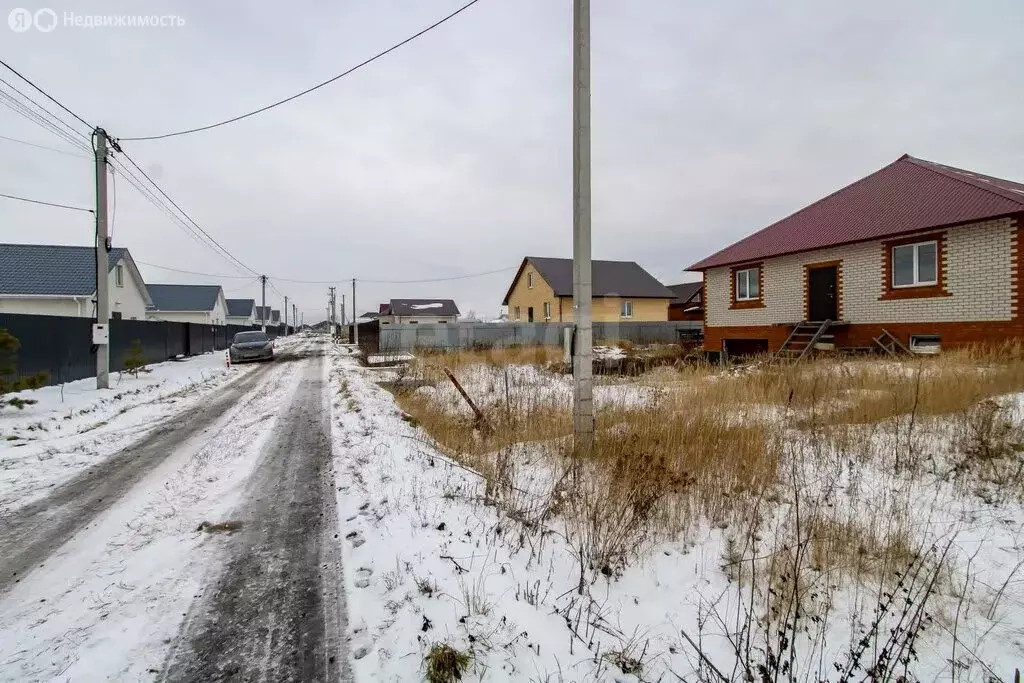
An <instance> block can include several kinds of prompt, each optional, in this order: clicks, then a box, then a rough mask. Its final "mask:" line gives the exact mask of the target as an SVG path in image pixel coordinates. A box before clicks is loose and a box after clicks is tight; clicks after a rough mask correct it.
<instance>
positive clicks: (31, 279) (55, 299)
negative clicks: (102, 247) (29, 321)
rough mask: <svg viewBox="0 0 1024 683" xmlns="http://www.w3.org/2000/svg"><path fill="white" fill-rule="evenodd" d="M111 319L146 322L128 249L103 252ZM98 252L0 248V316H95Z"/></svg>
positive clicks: (144, 296) (145, 295) (144, 298)
mask: <svg viewBox="0 0 1024 683" xmlns="http://www.w3.org/2000/svg"><path fill="white" fill-rule="evenodd" d="M107 265H108V272H107V274H106V277H107V283H108V286H109V288H110V316H111V318H113V319H117V318H123V319H125V320H145V319H146V307H147V306H148V305H149V304H150V303H152V302H151V300H150V298H149V292H148V291H147V290H146V283H145V282H144V281H143V280H142V275H141V274H140V273H139V269H138V268H137V267H136V265H135V261H134V260H133V259H132V256H131V254H130V253H129V252H128V250H127V249H125V248H122V247H117V248H114V249H111V250H110V251H109V252H108V253H107ZM95 299H96V250H95V248H93V247H70V246H62V245H47V244H0V313H23V314H29V315H60V316H71V317H78V318H95V317H96V303H95Z"/></svg>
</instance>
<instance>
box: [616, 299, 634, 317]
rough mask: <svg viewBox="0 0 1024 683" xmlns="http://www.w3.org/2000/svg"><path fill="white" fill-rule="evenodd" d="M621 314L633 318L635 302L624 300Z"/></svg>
mask: <svg viewBox="0 0 1024 683" xmlns="http://www.w3.org/2000/svg"><path fill="white" fill-rule="evenodd" d="M619 315H621V316H622V317H623V318H632V317H633V302H632V301H623V302H622V310H621V311H620V312H619Z"/></svg>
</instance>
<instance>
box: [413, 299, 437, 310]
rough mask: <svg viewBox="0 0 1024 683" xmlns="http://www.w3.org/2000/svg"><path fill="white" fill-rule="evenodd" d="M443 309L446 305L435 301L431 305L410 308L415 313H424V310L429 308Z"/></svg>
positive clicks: (416, 305) (415, 305)
mask: <svg viewBox="0 0 1024 683" xmlns="http://www.w3.org/2000/svg"><path fill="white" fill-rule="evenodd" d="M443 307H444V304H442V303H441V302H439V301H435V302H434V303H429V304H412V305H411V306H409V308H411V309H413V310H414V311H423V310H426V309H428V308H443Z"/></svg>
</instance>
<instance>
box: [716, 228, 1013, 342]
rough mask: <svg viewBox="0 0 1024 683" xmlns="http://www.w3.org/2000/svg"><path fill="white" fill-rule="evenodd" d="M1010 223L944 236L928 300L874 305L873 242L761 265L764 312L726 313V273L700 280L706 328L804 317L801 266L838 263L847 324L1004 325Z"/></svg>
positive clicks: (878, 256)
mask: <svg viewBox="0 0 1024 683" xmlns="http://www.w3.org/2000/svg"><path fill="white" fill-rule="evenodd" d="M1015 231H1016V221H1015V220H1014V219H1012V218H1001V219H998V220H993V221H985V222H982V223H974V224H972V225H966V226H961V227H957V228H953V229H951V230H947V231H946V233H945V235H946V240H945V258H946V290H947V291H948V292H949V293H950V294H951V295H952V296H947V297H937V298H929V299H901V300H892V301H879V300H878V297H880V296H881V295H882V273H883V262H882V258H883V250H882V243H881V241H874V242H862V243H859V244H852V245H849V246H845V247H834V248H830V249H820V250H818V251H810V252H805V253H801V254H792V255H789V256H780V257H778V258H773V259H767V260H766V261H765V262H764V266H763V267H764V292H762V297H763V300H764V303H765V307H764V308H754V309H743V310H730V309H729V304H730V291H729V288H730V287H731V286H732V283H731V281H730V277H729V268H728V267H725V268H713V269H711V270H709V271H707V273H706V274H705V276H706V278H707V324H708V325H709V326H711V327H727V326H737V327H738V326H745V325H772V324H776V323H794V322H798V321H800V320H803V318H804V296H805V294H804V265H805V264H808V263H819V262H822V261H838V260H841V261H842V262H843V265H842V281H843V286H842V317H843V319H844V320H845V321H847V322H851V323H895V322H958V321H980V320H1011V319H1012V318H1013V311H1012V304H1013V301H1012V293H1011V291H1010V285H1011V268H1012V263H1013V258H1012V250H1011V249H1012V246H1013V244H1014V243H1015V238H1014V233H1015Z"/></svg>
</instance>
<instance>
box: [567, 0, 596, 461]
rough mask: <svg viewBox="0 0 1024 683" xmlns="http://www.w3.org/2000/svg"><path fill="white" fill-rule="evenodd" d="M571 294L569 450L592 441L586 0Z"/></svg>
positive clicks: (583, 450)
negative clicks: (570, 419) (571, 344)
mask: <svg viewBox="0 0 1024 683" xmlns="http://www.w3.org/2000/svg"><path fill="white" fill-rule="evenodd" d="M572 18H573V46H572V47H573V50H572V54H573V90H572V118H573V136H572V195H573V197H572V298H573V309H574V313H575V323H576V324H575V329H576V334H575V338H574V340H573V357H572V378H573V404H572V435H573V453H574V454H575V455H576V456H581V455H587V454H589V453H590V451H591V449H592V448H593V447H594V377H593V374H594V365H593V352H594V351H593V349H594V328H593V299H592V295H593V286H592V284H593V283H592V281H591V262H590V0H573V12H572Z"/></svg>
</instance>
